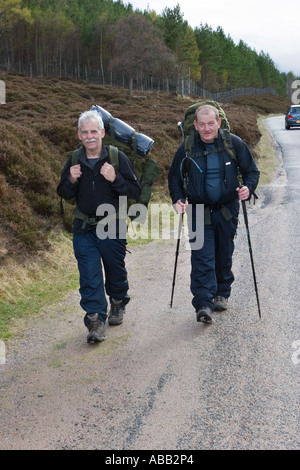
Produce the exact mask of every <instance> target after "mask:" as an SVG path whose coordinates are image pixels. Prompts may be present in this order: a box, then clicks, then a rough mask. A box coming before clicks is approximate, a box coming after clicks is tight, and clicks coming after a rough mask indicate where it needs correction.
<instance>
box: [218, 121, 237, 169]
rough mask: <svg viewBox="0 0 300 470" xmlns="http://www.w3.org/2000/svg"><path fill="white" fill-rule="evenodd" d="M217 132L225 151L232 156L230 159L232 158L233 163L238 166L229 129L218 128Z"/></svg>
mask: <svg viewBox="0 0 300 470" xmlns="http://www.w3.org/2000/svg"><path fill="white" fill-rule="evenodd" d="M219 132H220V134H221V138H222V142H223V145H224V149H225V152H226V153H228V155H229V156H230V158H232V160H234V162H235V164H236V165H237V166H238V161H237V156H236V152H235V149H234V146H233V143H232V139H231V135H230V131H229V130H228V129H219Z"/></svg>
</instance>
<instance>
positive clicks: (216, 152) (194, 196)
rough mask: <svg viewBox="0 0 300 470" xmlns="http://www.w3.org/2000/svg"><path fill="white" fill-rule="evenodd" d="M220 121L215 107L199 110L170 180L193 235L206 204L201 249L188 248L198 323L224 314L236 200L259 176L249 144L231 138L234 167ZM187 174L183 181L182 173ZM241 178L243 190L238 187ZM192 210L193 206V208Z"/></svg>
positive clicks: (176, 202)
mask: <svg viewBox="0 0 300 470" xmlns="http://www.w3.org/2000/svg"><path fill="white" fill-rule="evenodd" d="M220 126H221V119H220V117H219V113H218V110H217V108H216V107H214V106H211V105H204V106H200V107H199V108H198V109H197V111H196V113H195V120H194V127H195V129H196V131H197V132H196V133H195V138H194V142H193V152H192V154H191V155H187V154H186V152H185V148H184V144H181V145H180V147H179V148H178V150H177V152H176V154H175V156H174V159H173V162H172V165H171V168H170V171H169V176H168V182H169V191H170V196H171V198H172V202H173V204H174V205H175V207H176V210H177V212H178V213H181V214H183V213H184V212H185V211H186V208H187V205H188V204H189V210H188V211H187V212H188V216H189V217H191V218H192V224H191V226H192V228H193V230H192V232H193V233H197V231H196V225H197V219H196V215H195V214H196V210H195V208H196V206H197V204H203V205H204V221H205V222H204V224H205V225H204V242H203V246H202V248H201V249H193V247H192V243H191V292H192V295H193V299H192V304H193V306H194V308H195V310H196V319H197V321H199V322H203V323H211V322H212V316H211V315H212V312H213V311H214V310H217V311H223V310H226V309H227V302H228V298H229V296H230V293H231V285H232V283H233V281H234V276H233V273H232V270H231V268H232V256H233V251H234V236H235V233H236V229H237V223H238V213H239V200H248V199H250V197H251V195H252V194H253V193H254V191H255V189H256V187H257V184H258V180H259V171H258V169H257V166H256V164H255V161H254V159H253V157H252V155H251V153H250V150H249V148H248V147H247V145H246V144H245V143H244V142H243V141H242V139H240V138H239V137H237V136H235V135H233V134H231V135H230V137H231V142H232V145H233V148H234V151H235V154H236V158H237V164H236V162H235V161H234V160H233V158H232V157H231V156H230V155H229V153H228V152H226V151H225V147H224V145H223V140H222V136H221V129H220ZM185 171H186V179H185V178H184V173H185ZM239 173H240V175H241V178H242V182H243V185H240V184H239ZM191 206H192V207H191Z"/></svg>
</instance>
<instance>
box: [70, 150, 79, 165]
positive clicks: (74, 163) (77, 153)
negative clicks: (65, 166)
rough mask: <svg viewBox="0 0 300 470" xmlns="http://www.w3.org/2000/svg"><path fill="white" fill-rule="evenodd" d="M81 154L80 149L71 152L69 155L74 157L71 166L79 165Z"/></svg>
mask: <svg viewBox="0 0 300 470" xmlns="http://www.w3.org/2000/svg"><path fill="white" fill-rule="evenodd" d="M79 152H80V148H79V149H76V150H74V151H73V152H71V153H69V155H68V156H72V160H71V166H74V165H77V163H78V155H79Z"/></svg>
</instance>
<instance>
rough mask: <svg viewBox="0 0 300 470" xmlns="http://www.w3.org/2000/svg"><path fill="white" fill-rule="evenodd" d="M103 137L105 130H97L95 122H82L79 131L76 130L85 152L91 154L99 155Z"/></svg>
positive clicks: (97, 126)
mask: <svg viewBox="0 0 300 470" xmlns="http://www.w3.org/2000/svg"><path fill="white" fill-rule="evenodd" d="M104 135H105V130H104V129H102V131H100V130H99V125H98V122H97V121H86V122H84V121H83V122H82V123H81V126H80V130H78V137H79V139H80V140H81V141H82V143H83V145H84V146H85V148H86V150H87V151H90V152H91V153H100V151H101V148H102V139H103V137H104Z"/></svg>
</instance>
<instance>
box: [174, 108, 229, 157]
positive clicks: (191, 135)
mask: <svg viewBox="0 0 300 470" xmlns="http://www.w3.org/2000/svg"><path fill="white" fill-rule="evenodd" d="M205 105H211V106H214V107H215V108H217V109H218V111H219V116H220V118H221V126H220V131H219V132H220V135H221V138H222V144H223V146H222V147H219V148H217V149H215V150H212V151H211V153H215V152H216V151H219V152H221V151H224V150H225V151H226V152H227V153H228V154H229V156H230V157H231V158H232V159H233V160H234V161H235V163H237V159H236V153H235V150H234V147H233V144H232V140H231V136H230V125H229V122H228V119H227V117H226V115H225V112H224V110H223V108H222V107H221V106H220V104H219V103H217V102H216V101H209V100H208V101H200V102H198V103H194V104H192V105H191V106H189V107H188V108H187V110H186V111H185V115H184V120H183V122H181V123H179V126H180V128H181V132H182V137H183V140H184V149H185V154H186V156H187V157H191V158H193V157H199V156H202V155H204V152H198V153H196V152H194V142H195V134H196V132H197V131H196V129H195V127H194V120H195V113H196V111H197V109H198V108H199V107H200V106H205ZM209 153H210V151H208V152H205V155H207V154H209ZM186 164H187V165H188V164H189V159H188V158H187V160H186Z"/></svg>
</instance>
